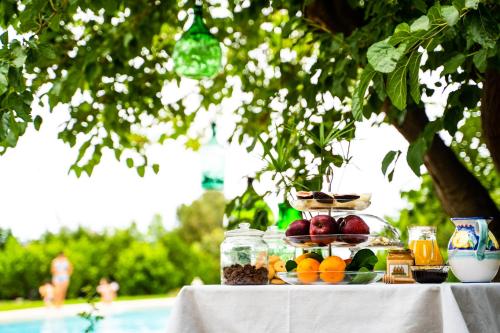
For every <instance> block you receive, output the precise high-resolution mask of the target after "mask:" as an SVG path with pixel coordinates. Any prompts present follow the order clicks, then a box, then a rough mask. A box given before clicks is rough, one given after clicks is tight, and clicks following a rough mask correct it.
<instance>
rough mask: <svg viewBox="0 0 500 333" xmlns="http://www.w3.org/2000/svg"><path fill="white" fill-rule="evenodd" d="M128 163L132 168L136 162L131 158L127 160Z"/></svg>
mask: <svg viewBox="0 0 500 333" xmlns="http://www.w3.org/2000/svg"><path fill="white" fill-rule="evenodd" d="M126 163H127V166H128V167H129V168H132V167H133V166H134V160H133V159H132V158H131V157H128V158H127V160H126Z"/></svg>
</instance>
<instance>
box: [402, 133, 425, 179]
mask: <svg viewBox="0 0 500 333" xmlns="http://www.w3.org/2000/svg"><path fill="white" fill-rule="evenodd" d="M426 150H427V144H426V142H425V138H419V139H417V140H416V141H415V142H412V143H411V144H410V146H409V147H408V152H407V153H406V161H407V162H408V165H409V166H410V168H411V169H412V170H413V172H414V173H415V174H416V175H417V176H420V166H421V165H422V164H423V163H424V155H425V152H426Z"/></svg>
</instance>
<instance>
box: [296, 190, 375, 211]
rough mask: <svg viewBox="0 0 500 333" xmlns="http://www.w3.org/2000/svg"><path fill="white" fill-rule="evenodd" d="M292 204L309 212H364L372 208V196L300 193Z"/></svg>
mask: <svg viewBox="0 0 500 333" xmlns="http://www.w3.org/2000/svg"><path fill="white" fill-rule="evenodd" d="M296 196H297V199H296V200H293V201H292V202H291V204H292V206H293V207H294V208H295V209H298V210H301V211H309V210H329V209H335V210H363V209H365V208H367V207H368V206H370V203H371V201H370V199H371V194H337V193H326V192H306V191H300V192H297V194H296Z"/></svg>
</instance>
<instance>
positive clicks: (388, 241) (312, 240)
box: [285, 212, 403, 249]
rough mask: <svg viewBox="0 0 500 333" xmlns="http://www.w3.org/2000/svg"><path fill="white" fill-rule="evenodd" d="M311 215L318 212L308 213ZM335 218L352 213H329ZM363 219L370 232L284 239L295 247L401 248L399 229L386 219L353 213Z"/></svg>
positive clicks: (298, 236)
mask: <svg viewBox="0 0 500 333" xmlns="http://www.w3.org/2000/svg"><path fill="white" fill-rule="evenodd" d="M308 214H309V215H310V216H311V217H313V216H315V215H319V214H320V213H319V212H315V213H308ZM331 215H332V217H333V218H335V220H338V219H339V218H344V217H345V216H347V215H354V214H352V213H351V214H345V213H344V214H339V213H338V212H337V213H334V214H331ZM355 215H357V216H359V217H361V218H362V219H363V221H364V222H365V223H366V224H367V225H368V227H369V228H370V234H325V235H313V236H311V235H297V236H287V237H286V238H285V241H286V242H287V243H288V244H290V245H292V246H295V247H300V248H317V247H325V246H328V245H331V246H334V247H359V248H362V247H371V248H380V249H393V248H402V247H403V243H401V241H400V237H401V234H400V233H399V230H398V229H396V228H395V227H393V226H392V225H390V224H389V222H387V221H386V220H384V219H382V218H380V217H378V216H375V215H371V214H355Z"/></svg>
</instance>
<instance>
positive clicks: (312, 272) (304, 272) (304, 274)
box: [297, 258, 319, 283]
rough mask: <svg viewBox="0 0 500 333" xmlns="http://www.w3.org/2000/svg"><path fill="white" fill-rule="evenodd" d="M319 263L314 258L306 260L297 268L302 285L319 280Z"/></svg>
mask: <svg viewBox="0 0 500 333" xmlns="http://www.w3.org/2000/svg"><path fill="white" fill-rule="evenodd" d="M318 270H319V262H318V261H317V260H314V259H312V258H304V259H302V260H301V261H300V263H299V264H298V266H297V277H298V278H299V280H300V282H302V283H311V282H314V281H316V280H318Z"/></svg>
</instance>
